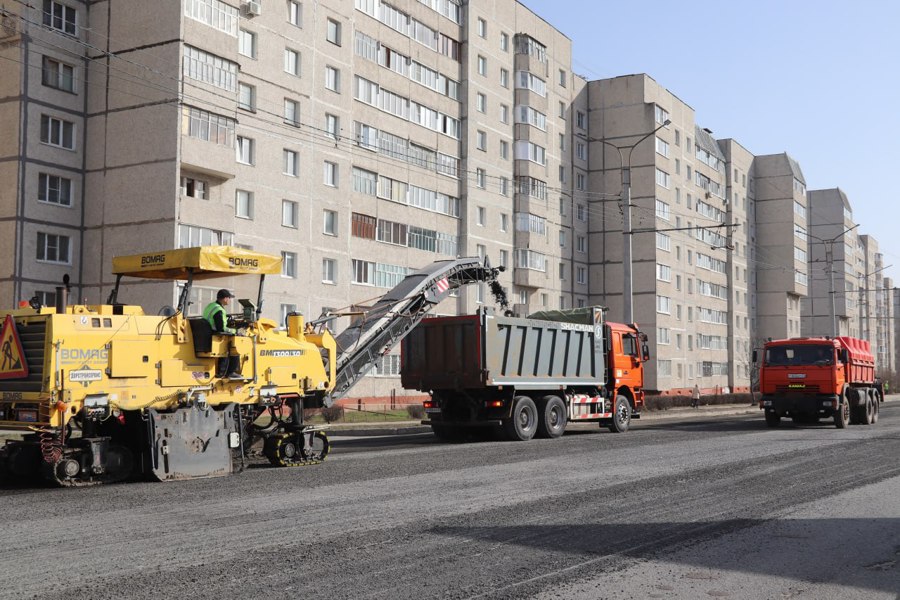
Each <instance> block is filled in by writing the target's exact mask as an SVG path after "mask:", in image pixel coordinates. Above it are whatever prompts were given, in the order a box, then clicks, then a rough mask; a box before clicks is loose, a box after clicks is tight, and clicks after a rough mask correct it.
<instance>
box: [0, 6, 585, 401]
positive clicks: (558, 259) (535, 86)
mask: <svg viewBox="0 0 900 600" xmlns="http://www.w3.org/2000/svg"><path fill="white" fill-rule="evenodd" d="M3 11H4V13H3V15H4V16H3V28H2V30H0V31H2V34H0V35H2V36H3V39H2V40H0V42H2V46H0V57H2V58H4V59H6V61H5V62H4V69H3V71H2V75H0V87H2V88H3V94H2V96H3V97H4V98H7V99H11V100H7V101H6V102H4V103H3V104H2V105H0V106H2V108H0V111H2V115H0V116H2V118H3V122H4V123H6V124H9V125H10V127H11V128H12V130H11V131H10V135H5V136H3V140H2V141H0V154H2V158H4V159H6V160H4V161H3V162H2V163H0V164H2V166H0V169H2V171H0V176H2V181H3V182H4V184H5V185H4V186H2V190H3V191H2V192H0V205H2V206H3V207H4V210H5V211H6V215H5V216H7V217H9V218H8V219H6V220H5V223H6V225H5V226H4V227H5V232H6V235H4V236H2V237H3V240H4V242H3V243H4V244H5V248H4V249H5V250H6V252H4V253H3V256H4V257H9V259H8V261H7V262H6V264H5V265H4V271H5V272H6V274H5V277H4V279H3V281H2V282H0V301H2V302H3V304H4V305H10V304H12V303H13V302H15V301H18V300H20V299H23V298H29V297H31V296H32V295H34V293H35V292H37V293H38V295H39V296H40V297H41V299H42V300H43V301H44V302H45V303H52V301H53V289H54V286H55V285H57V284H58V283H57V282H60V281H61V280H62V277H63V275H64V274H65V273H68V274H70V275H71V277H72V281H73V282H74V287H75V294H76V295H77V297H78V298H79V299H82V298H84V299H86V300H87V301H88V302H90V303H96V302H100V301H102V300H104V299H105V296H106V295H107V294H108V292H109V290H110V288H111V284H112V279H111V277H110V275H109V274H108V273H109V269H110V264H111V259H112V257H113V256H115V255H121V254H130V253H138V252H144V251H148V250H156V249H165V248H171V247H185V246H194V245H199V244H235V245H239V246H245V247H250V248H253V249H254V250H257V251H260V252H266V253H271V254H276V255H278V254H280V255H281V256H282V257H283V264H284V267H283V272H282V277H281V278H276V280H275V281H271V282H267V297H268V301H267V302H268V303H267V304H266V306H265V311H264V314H265V316H269V317H274V318H276V319H278V318H282V317H283V315H284V314H286V313H287V312H289V311H295V310H299V311H301V312H303V313H305V314H307V315H309V316H318V315H319V314H320V312H321V311H322V310H324V309H332V310H333V309H340V308H343V307H351V306H354V305H358V304H364V303H365V302H367V301H368V300H369V299H371V298H373V297H376V296H378V295H380V294H382V293H384V292H385V291H386V290H387V289H389V288H390V287H392V286H393V285H395V284H396V283H398V282H399V281H400V280H401V279H402V278H403V277H404V276H405V274H406V273H407V272H408V271H409V270H411V269H415V268H419V267H422V266H425V265H426V264H428V263H430V262H432V261H434V260H437V259H440V258H446V257H455V256H457V255H475V254H480V255H487V256H489V257H490V259H491V260H492V262H493V263H494V264H498V263H499V264H501V265H504V266H506V267H509V271H508V273H507V274H506V275H505V277H506V280H505V281H504V284H505V285H506V286H507V287H508V288H509V289H510V291H511V298H512V301H513V302H514V303H515V305H516V306H515V308H516V310H517V312H520V313H526V312H529V311H531V310H536V309H541V308H557V307H560V306H562V307H571V306H574V305H584V304H586V302H587V299H588V287H587V277H588V273H587V225H588V218H587V217H588V213H587V204H586V200H585V197H586V195H587V194H588V191H587V169H586V166H587V158H588V157H587V143H586V142H584V141H580V142H576V141H575V136H574V133H575V131H578V130H581V131H586V127H587V123H586V114H587V107H586V105H585V104H584V103H585V95H584V93H583V92H584V86H585V82H584V80H582V79H581V78H579V77H577V76H574V75H573V73H572V69H571V41H570V40H569V39H568V38H567V37H566V36H564V35H563V34H561V33H560V32H559V31H557V30H556V29H554V28H553V27H551V26H550V25H548V24H547V23H546V22H545V21H543V20H542V19H541V18H540V17H538V16H537V15H535V14H534V13H532V12H531V11H530V10H528V9H527V8H526V7H525V6H523V5H522V4H519V3H518V2H516V1H515V0H504V1H502V2H494V3H478V4H475V3H473V4H468V5H464V3H462V2H459V1H458V0H394V1H391V2H388V1H381V0H355V2H348V1H342V0H329V1H324V2H316V3H311V2H304V1H301V0H283V1H278V2H268V1H263V2H238V1H237V0H233V1H232V0H229V1H222V0H182V1H180V2H166V3H148V2H143V1H139V0H108V1H100V2H91V3H83V2H78V1H75V0H46V1H41V2H37V3H36V4H34V5H28V4H26V3H19V2H3ZM148 23H152V24H153V26H152V27H148V26H147V24H148ZM576 115H578V117H577V118H576ZM579 119H580V120H579ZM224 286H228V287H231V286H237V293H238V295H239V296H240V295H242V294H243V293H249V290H242V289H241V282H240V280H234V281H229V280H222V281H215V282H204V283H203V284H202V285H198V286H195V288H194V295H193V297H192V301H193V304H192V305H191V307H190V311H191V312H198V311H199V310H202V307H203V305H205V304H206V303H207V302H209V301H210V300H211V299H212V298H213V297H214V294H215V290H216V289H217V288H219V287H224ZM177 292H178V290H177V289H176V287H175V286H173V285H163V284H140V283H138V284H132V285H130V286H127V287H126V288H125V289H124V291H123V292H122V294H121V296H120V298H121V300H123V301H126V302H129V301H130V302H139V303H141V304H143V305H144V306H145V308H146V310H149V311H154V312H155V311H156V310H159V309H162V308H163V307H165V306H167V305H172V304H174V302H175V298H176V294H177ZM491 301H492V300H491V298H490V297H489V295H488V293H487V290H485V289H484V288H483V287H481V286H473V287H472V289H469V290H464V291H462V292H461V293H460V294H459V296H458V297H454V298H451V299H450V300H448V301H446V302H445V303H444V304H442V305H441V306H440V307H438V310H439V311H440V312H445V313H455V312H457V311H465V312H471V311H474V310H475V308H476V307H477V306H479V305H480V304H482V303H489V302H491ZM397 358H398V357H397V356H396V355H390V356H387V357H385V358H384V360H383V361H382V363H381V364H379V365H377V367H376V371H375V372H376V375H381V376H387V377H389V376H396V375H397V367H398V364H399V361H398V360H397ZM380 381H381V383H375V382H373V381H372V380H371V379H370V380H369V381H368V382H367V383H363V384H361V385H360V386H359V387H358V388H357V390H356V392H357V393H362V394H376V393H380V392H382V393H383V392H384V391H385V390H386V389H388V388H390V387H399V385H398V383H399V382H397V380H396V379H390V378H388V379H383V380H380ZM379 390H380V392H379Z"/></svg>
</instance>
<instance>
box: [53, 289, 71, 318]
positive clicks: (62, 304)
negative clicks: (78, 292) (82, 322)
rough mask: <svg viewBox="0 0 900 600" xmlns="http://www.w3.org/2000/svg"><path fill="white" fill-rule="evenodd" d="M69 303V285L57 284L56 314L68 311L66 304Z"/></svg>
mask: <svg viewBox="0 0 900 600" xmlns="http://www.w3.org/2000/svg"><path fill="white" fill-rule="evenodd" d="M68 305H69V286H61V285H58V286H56V314H58V315H61V314H64V313H65V312H66V306H68Z"/></svg>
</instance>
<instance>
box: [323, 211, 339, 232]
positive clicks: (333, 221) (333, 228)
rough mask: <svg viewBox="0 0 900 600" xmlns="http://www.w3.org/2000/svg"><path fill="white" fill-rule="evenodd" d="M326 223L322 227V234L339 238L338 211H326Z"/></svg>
mask: <svg viewBox="0 0 900 600" xmlns="http://www.w3.org/2000/svg"><path fill="white" fill-rule="evenodd" d="M323 219H324V223H323V225H322V233H324V234H325V235H333V236H337V234H338V233H337V228H338V225H337V221H338V214H337V212H336V211H333V210H328V209H325V211H324V212H323Z"/></svg>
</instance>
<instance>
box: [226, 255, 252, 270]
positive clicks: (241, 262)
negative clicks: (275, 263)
mask: <svg viewBox="0 0 900 600" xmlns="http://www.w3.org/2000/svg"><path fill="white" fill-rule="evenodd" d="M228 262H229V263H230V264H231V266H232V267H237V268H238V269H257V268H259V259H258V258H235V257H233V256H232V257H229V259H228Z"/></svg>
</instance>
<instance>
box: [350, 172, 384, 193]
mask: <svg viewBox="0 0 900 600" xmlns="http://www.w3.org/2000/svg"><path fill="white" fill-rule="evenodd" d="M352 175H353V191H354V192H359V193H361V194H365V195H366V196H376V195H377V194H378V174H377V173H375V172H373V171H366V170H365V169H360V168H359V167H353V171H352Z"/></svg>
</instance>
